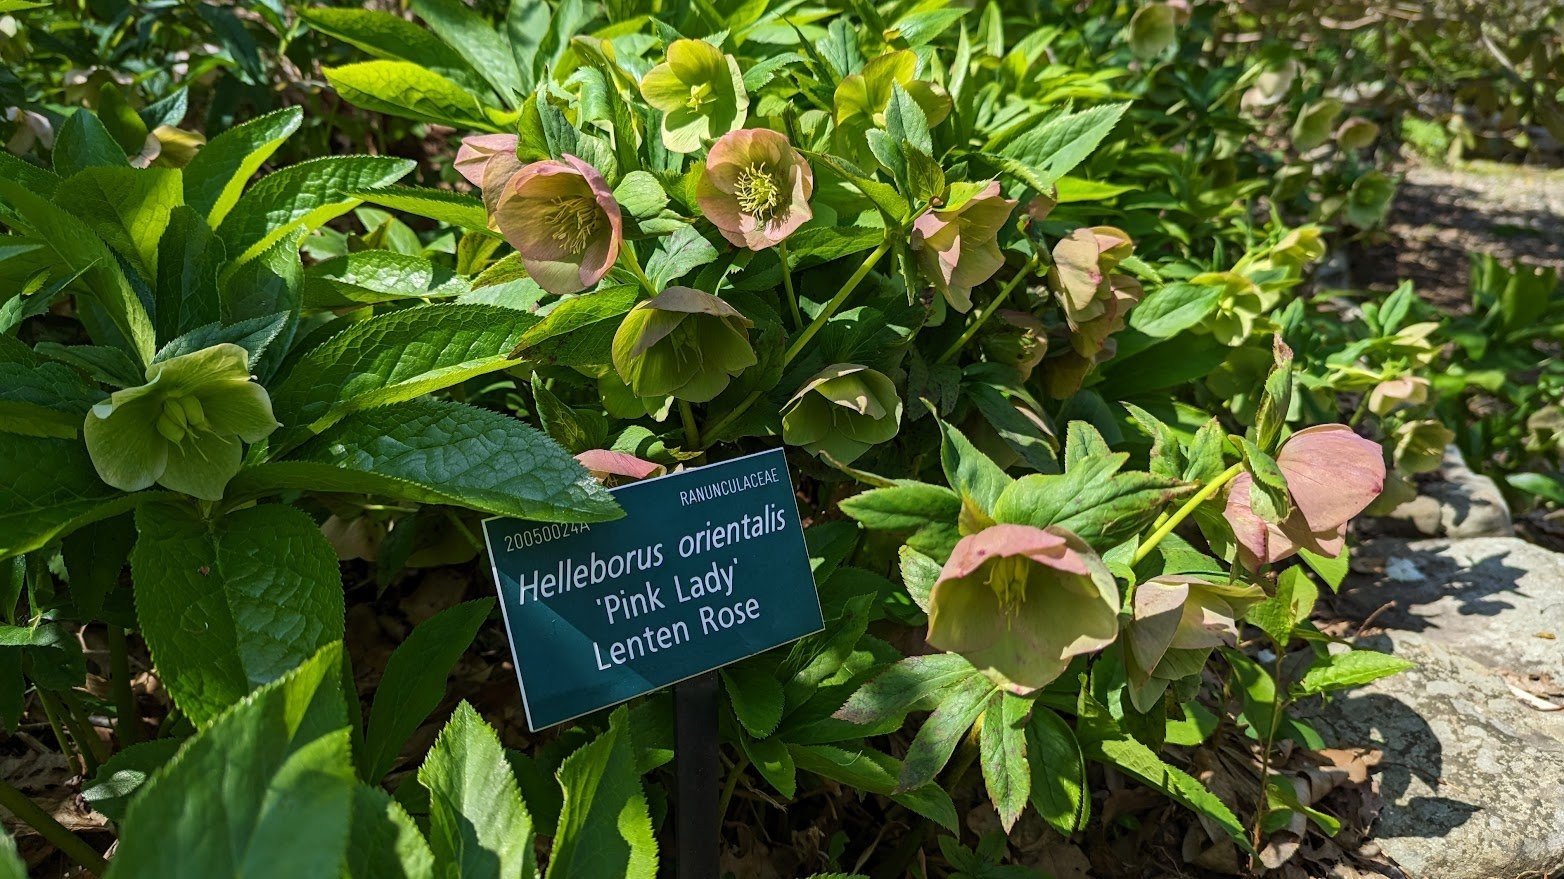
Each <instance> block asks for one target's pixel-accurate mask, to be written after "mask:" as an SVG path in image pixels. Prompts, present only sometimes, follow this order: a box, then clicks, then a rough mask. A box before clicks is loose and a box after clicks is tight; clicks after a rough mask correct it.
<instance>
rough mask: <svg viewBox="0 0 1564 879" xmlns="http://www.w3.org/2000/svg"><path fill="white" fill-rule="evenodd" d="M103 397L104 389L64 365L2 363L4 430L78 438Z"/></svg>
mask: <svg viewBox="0 0 1564 879" xmlns="http://www.w3.org/2000/svg"><path fill="white" fill-rule="evenodd" d="M101 399H103V392H102V391H99V390H98V389H97V388H95V387H93V386H92V385H90V384H88V383H87V382H86V381H84V380H83V379H82V378H81V377H80V376H78V375H77V374H76V372H75V371H74V370H72V369H70V368H69V367H67V366H65V365H64V364H60V363H44V364H40V365H38V366H31V367H29V366H23V365H22V364H20V363H0V432H4V433H17V434H22V435H25V436H38V437H56V438H59V439H74V438H75V437H76V435H77V434H78V433H80V432H81V426H82V421H83V420H84V419H85V418H86V417H87V410H88V409H90V408H92V405H93V404H94V403H96V402H98V401H99V400H101Z"/></svg>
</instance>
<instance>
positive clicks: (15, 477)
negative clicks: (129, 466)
mask: <svg viewBox="0 0 1564 879" xmlns="http://www.w3.org/2000/svg"><path fill="white" fill-rule="evenodd" d="M145 496H146V495H139V496H138V495H128V494H125V493H124V492H121V491H120V490H118V489H115V488H110V487H109V486H108V485H106V484H104V482H103V480H101V479H99V478H98V471H97V470H95V469H93V466H92V461H91V460H90V459H89V458H88V457H87V449H86V447H85V446H83V445H82V444H81V443H80V442H79V441H76V440H66V439H50V438H43V437H31V436H19V435H16V434H10V433H0V558H9V557H10V556H13V555H20V554H21V553H24V552H31V551H33V550H35V549H38V548H39V547H41V546H43V545H44V544H46V543H48V542H49V541H50V540H53V539H54V538H55V537H57V536H59V535H61V534H64V533H67V532H69V531H71V530H72V529H75V528H79V527H81V526H82V525H86V524H88V523H89V522H94V521H97V520H98V519H104V518H107V517H109V516H112V515H114V514H115V513H121V512H124V511H125V510H128V509H130V507H131V506H132V505H134V504H135V503H136V501H137V500H138V499H139V498H140V497H145Z"/></svg>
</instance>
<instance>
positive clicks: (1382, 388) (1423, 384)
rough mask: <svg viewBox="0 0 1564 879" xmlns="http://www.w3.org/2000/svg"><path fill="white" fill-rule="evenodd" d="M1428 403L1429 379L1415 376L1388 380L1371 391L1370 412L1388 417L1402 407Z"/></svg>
mask: <svg viewBox="0 0 1564 879" xmlns="http://www.w3.org/2000/svg"><path fill="white" fill-rule="evenodd" d="M1427 402H1428V379H1426V378H1421V377H1419V376H1415V375H1403V376H1401V377H1400V378H1392V379H1386V380H1385V381H1382V382H1380V383H1379V384H1377V385H1375V386H1374V390H1372V391H1369V399H1368V407H1369V411H1370V412H1373V413H1374V414H1375V415H1388V414H1390V413H1391V412H1392V411H1394V410H1395V409H1396V408H1398V407H1400V406H1421V405H1423V404H1424V403H1427Z"/></svg>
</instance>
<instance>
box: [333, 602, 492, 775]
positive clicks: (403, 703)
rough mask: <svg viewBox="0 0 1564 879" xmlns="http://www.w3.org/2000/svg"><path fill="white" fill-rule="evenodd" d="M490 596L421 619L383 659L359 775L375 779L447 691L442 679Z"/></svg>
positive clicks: (482, 616) (480, 621)
mask: <svg viewBox="0 0 1564 879" xmlns="http://www.w3.org/2000/svg"><path fill="white" fill-rule="evenodd" d="M493 609H494V599H492V598H485V599H482V600H480V601H469V602H466V603H464V604H458V605H456V606H455V607H451V608H447V609H445V610H443V611H441V612H439V613H437V614H435V615H434V616H432V617H430V618H429V619H427V620H425V621H424V622H422V623H420V624H419V625H418V627H417V628H415V629H413V633H412V634H411V635H408V636H407V640H405V641H403V642H402V643H401V644H400V645H399V646H398V647H397V648H396V650H395V651H394V652H392V654H391V659H390V660H388V661H387V662H386V670H385V674H383V675H382V676H381V678H380V686H379V687H378V688H376V690H375V704H374V706H373V707H371V708H370V710H369V728H368V729H367V730H366V731H365V733H364V749H363V754H362V756H361V757H360V758H359V761H358V764H359V767H360V769H361V771H360V773H359V774H360V776H361V777H362V778H363V779H364V780H365V781H367V782H369V783H371V784H375V783H378V782H379V781H380V779H381V778H383V777H384V776H385V774H386V772H388V771H390V769H391V764H392V763H393V762H395V760H396V756H397V754H398V753H399V752H400V751H401V749H402V746H403V745H404V744H406V742H407V737H408V736H410V735H412V734H413V732H414V730H416V729H418V725H419V724H421V723H423V722H424V718H426V717H428V716H429V713H430V712H432V711H434V709H435V708H437V707H438V706H439V704H440V700H441V699H443V698H444V697H445V679H446V678H447V677H449V676H450V674H451V669H452V668H453V667H455V665H456V661H457V660H459V659H461V657H462V654H463V653H466V652H467V647H468V645H470V644H471V643H472V639H473V638H474V637H475V636H476V635H477V634H478V626H480V625H482V624H483V621H484V619H486V618H487V617H488V615H489V611H491V610H493Z"/></svg>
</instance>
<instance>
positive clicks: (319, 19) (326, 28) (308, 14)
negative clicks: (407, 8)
mask: <svg viewBox="0 0 1564 879" xmlns="http://www.w3.org/2000/svg"><path fill="white" fill-rule="evenodd" d="M298 14H299V17H300V18H302V19H304V20H305V21H307V22H309V24H310V27H312V28H314V29H315V30H317V31H320V32H322V33H325V34H329V35H330V36H333V37H335V38H337V39H339V40H342V41H343V42H345V43H348V44H350V45H353V46H355V47H357V48H359V49H362V50H364V51H365V52H366V53H368V54H369V55H370V56H371V57H374V58H384V59H387V60H391V61H411V62H413V63H414V64H418V65H421V66H423V67H427V68H429V69H430V70H433V71H434V72H435V73H438V74H440V75H441V76H444V77H445V78H446V79H449V80H452V81H453V82H456V83H457V84H459V85H461V86H463V87H465V88H467V89H468V90H470V91H473V92H476V93H479V94H481V95H482V96H483V97H489V95H488V84H487V83H485V82H484V81H483V78H482V77H480V76H479V75H478V74H477V72H476V71H474V70H473V69H472V67H471V66H470V65H468V63H467V61H466V60H465V59H464V58H462V56H461V54H460V53H458V52H457V51H456V50H455V49H452V48H451V47H450V46H447V45H446V44H445V43H444V42H442V41H441V40H440V38H439V37H437V36H435V35H434V33H432V32H431V31H429V30H428V29H427V28H424V27H420V26H419V25H417V24H415V23H414V22H411V21H408V20H407V19H404V18H401V17H399V16H396V15H393V14H391V13H389V12H381V11H379V10H373V9H338V8H333V7H328V6H314V7H303V8H301V9H299V10H298Z"/></svg>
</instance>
